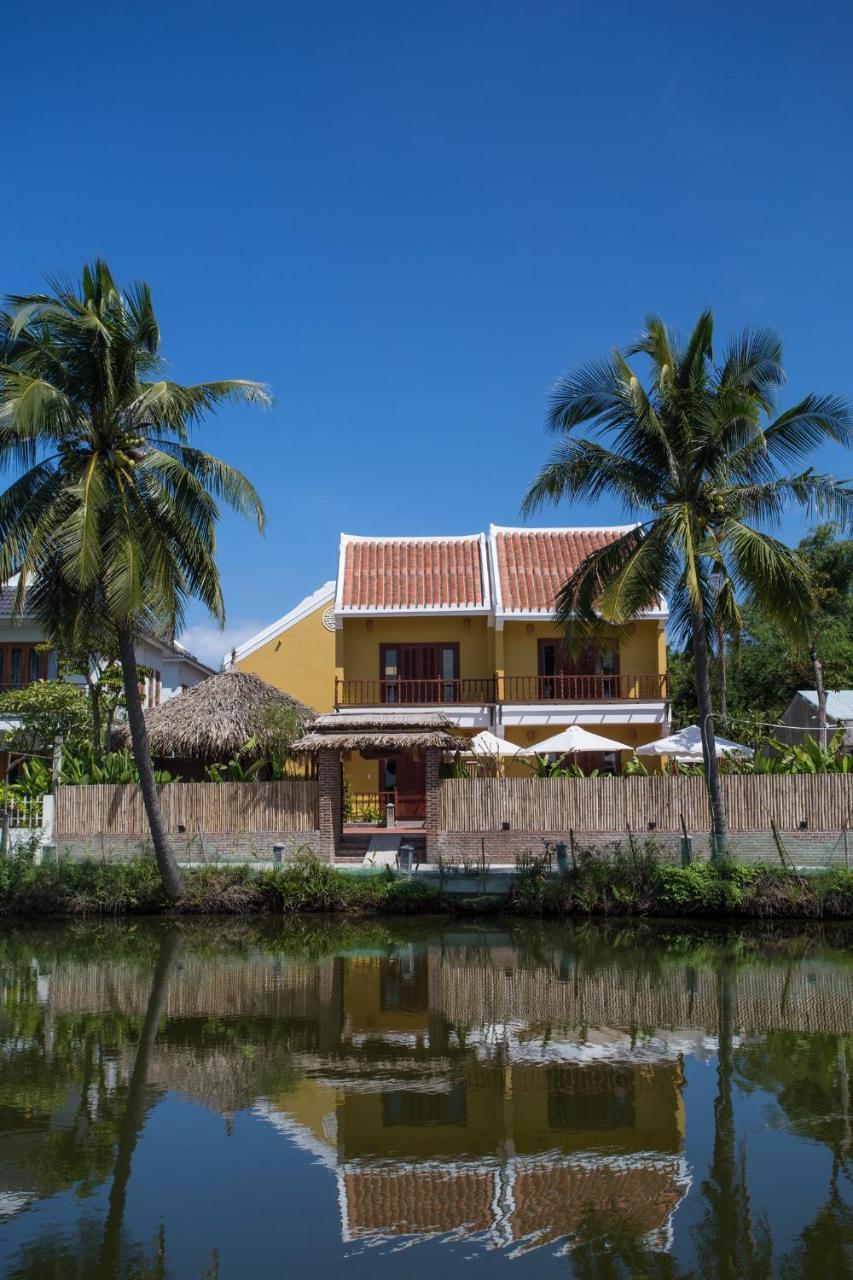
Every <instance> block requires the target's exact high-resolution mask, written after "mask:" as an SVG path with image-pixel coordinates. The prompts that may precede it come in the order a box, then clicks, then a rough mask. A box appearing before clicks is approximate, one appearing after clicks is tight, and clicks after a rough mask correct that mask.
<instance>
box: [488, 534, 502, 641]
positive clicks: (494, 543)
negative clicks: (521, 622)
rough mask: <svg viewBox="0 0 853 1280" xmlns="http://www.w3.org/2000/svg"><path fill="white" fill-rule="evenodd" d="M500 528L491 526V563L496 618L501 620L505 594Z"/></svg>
mask: <svg viewBox="0 0 853 1280" xmlns="http://www.w3.org/2000/svg"><path fill="white" fill-rule="evenodd" d="M499 531H500V526H499V525H496V524H490V525H489V562H490V566H491V574H492V590H493V592H494V600H495V617H496V618H500V617H501V616H502V615H503V608H504V594H503V586H502V584H501V575H500V571H499V569H498V537H497V535H498V533H499Z"/></svg>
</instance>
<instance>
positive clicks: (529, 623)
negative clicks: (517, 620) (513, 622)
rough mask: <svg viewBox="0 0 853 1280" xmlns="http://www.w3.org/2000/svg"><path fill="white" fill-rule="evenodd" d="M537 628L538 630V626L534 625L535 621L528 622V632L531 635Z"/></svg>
mask: <svg viewBox="0 0 853 1280" xmlns="http://www.w3.org/2000/svg"><path fill="white" fill-rule="evenodd" d="M535 630H536V628H535V627H534V625H533V623H532V622H528V624H527V634H528V635H529V636H532V635H533V633H534V631H535Z"/></svg>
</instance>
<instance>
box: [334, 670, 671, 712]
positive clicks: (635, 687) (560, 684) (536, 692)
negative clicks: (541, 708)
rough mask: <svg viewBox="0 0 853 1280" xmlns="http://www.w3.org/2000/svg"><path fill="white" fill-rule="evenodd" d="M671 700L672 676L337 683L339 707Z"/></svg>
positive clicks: (522, 677)
mask: <svg viewBox="0 0 853 1280" xmlns="http://www.w3.org/2000/svg"><path fill="white" fill-rule="evenodd" d="M668 697H669V687H668V682H667V677H666V676H665V675H663V674H659V673H651V674H645V675H631V674H628V673H625V672H622V673H620V674H619V675H566V676H500V677H498V678H497V679H496V678H495V677H493V676H478V677H475V678H474V679H466V680H445V679H442V678H435V679H429V680H400V679H395V680H336V681H335V707H336V708H344V707H447V706H483V705H486V704H488V703H519V704H525V705H530V704H532V703H549V702H550V703H564V702H614V701H623V700H624V701H630V700H639V701H646V700H655V699H661V700H663V699H665V698H668Z"/></svg>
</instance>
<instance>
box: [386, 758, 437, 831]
mask: <svg viewBox="0 0 853 1280" xmlns="http://www.w3.org/2000/svg"><path fill="white" fill-rule="evenodd" d="M383 774H384V777H385V779H386V780H388V781H390V780H391V779H392V778H393V780H394V784H395V786H394V805H395V812H396V815H397V817H398V818H399V819H400V821H401V822H422V821H423V820H424V819H425V818H426V765H425V763H424V760H423V758H421V759H420V760H416V759H415V758H414V757H413V756H410V755H400V756H396V757H394V758H393V759H388V760H385V761H384V762H383Z"/></svg>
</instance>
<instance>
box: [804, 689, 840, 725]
mask: <svg viewBox="0 0 853 1280" xmlns="http://www.w3.org/2000/svg"><path fill="white" fill-rule="evenodd" d="M797 693H798V694H799V696H800V697H801V698H802V699H803V700H804V701H805V702H807V703H808V704H809V706H812V707H814V708H815V710H816V709H817V690H816V689H798V690H797ZM826 714H827V716H828V717H829V719H830V720H836V721H838V722H839V723H842V724H847V723H850V722H853V689H827V691H826Z"/></svg>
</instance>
